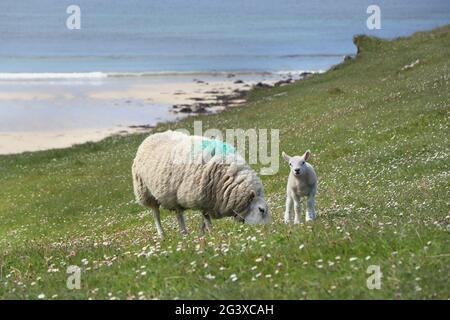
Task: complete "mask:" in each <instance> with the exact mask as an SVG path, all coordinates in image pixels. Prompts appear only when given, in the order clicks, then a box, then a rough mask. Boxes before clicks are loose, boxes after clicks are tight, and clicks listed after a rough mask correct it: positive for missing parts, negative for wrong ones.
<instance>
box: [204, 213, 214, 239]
mask: <svg viewBox="0 0 450 320" xmlns="http://www.w3.org/2000/svg"><path fill="white" fill-rule="evenodd" d="M201 231H202V234H204V233H205V231H208V232H211V231H212V222H211V216H210V215H209V214H204V215H203V221H202V227H201Z"/></svg>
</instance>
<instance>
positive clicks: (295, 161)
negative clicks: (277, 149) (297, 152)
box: [282, 150, 311, 176]
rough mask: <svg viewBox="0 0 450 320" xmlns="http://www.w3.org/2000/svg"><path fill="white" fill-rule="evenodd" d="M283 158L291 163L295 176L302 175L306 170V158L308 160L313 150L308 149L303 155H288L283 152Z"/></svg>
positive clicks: (290, 166)
mask: <svg viewBox="0 0 450 320" xmlns="http://www.w3.org/2000/svg"><path fill="white" fill-rule="evenodd" d="M282 155H283V158H284V160H286V161H287V162H288V163H289V168H290V169H291V172H292V174H293V175H294V176H301V175H303V174H304V173H305V171H306V166H307V164H306V160H308V158H309V156H310V155H311V152H310V151H309V150H308V151H306V152H305V153H304V154H303V155H302V156H293V157H291V156H288V155H287V154H286V153H284V152H283V154H282Z"/></svg>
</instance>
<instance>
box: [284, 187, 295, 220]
mask: <svg viewBox="0 0 450 320" xmlns="http://www.w3.org/2000/svg"><path fill="white" fill-rule="evenodd" d="M292 204H293V203H292V197H291V195H290V194H288V195H287V197H286V210H285V211H284V223H291V220H292V219H291V213H292Z"/></svg>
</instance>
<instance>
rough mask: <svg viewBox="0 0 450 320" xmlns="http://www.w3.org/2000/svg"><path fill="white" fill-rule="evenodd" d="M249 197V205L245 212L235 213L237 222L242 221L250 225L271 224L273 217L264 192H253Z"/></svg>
mask: <svg viewBox="0 0 450 320" xmlns="http://www.w3.org/2000/svg"><path fill="white" fill-rule="evenodd" d="M247 197H248V198H247V203H248V205H247V206H246V207H245V208H244V210H240V212H235V219H236V221H241V222H245V223H248V224H266V223H269V222H270V221H271V217H270V213H269V208H268V206H267V203H266V200H265V199H264V194H263V193H262V191H261V192H258V193H257V192H255V191H253V190H251V191H250V194H249V195H248V196H247Z"/></svg>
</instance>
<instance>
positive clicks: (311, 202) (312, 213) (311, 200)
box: [306, 194, 316, 221]
mask: <svg viewBox="0 0 450 320" xmlns="http://www.w3.org/2000/svg"><path fill="white" fill-rule="evenodd" d="M306 204H307V206H308V210H307V213H306V221H310V220H314V219H316V210H315V208H314V206H315V204H316V198H315V195H314V194H312V195H310V196H309V197H308V200H307V202H306Z"/></svg>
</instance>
